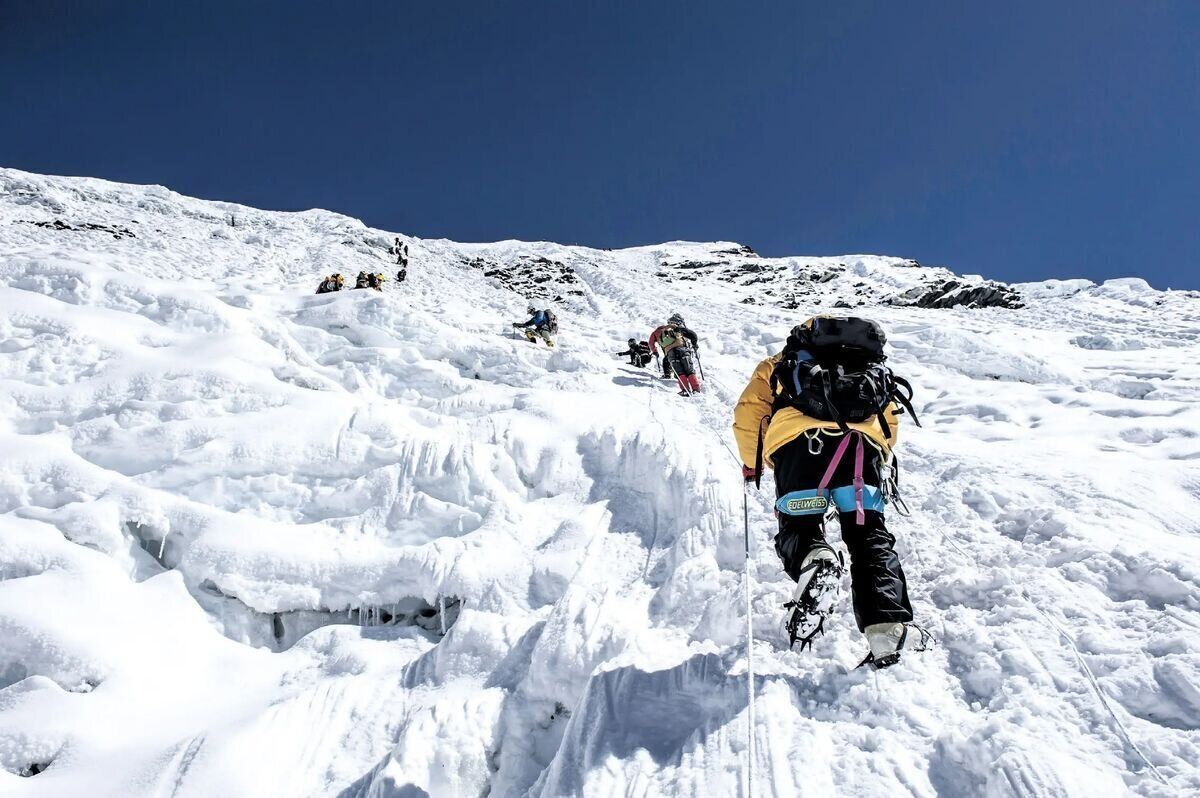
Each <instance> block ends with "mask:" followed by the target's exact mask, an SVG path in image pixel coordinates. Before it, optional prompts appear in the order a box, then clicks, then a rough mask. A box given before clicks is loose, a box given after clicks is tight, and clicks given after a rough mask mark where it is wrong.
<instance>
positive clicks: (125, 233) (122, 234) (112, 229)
mask: <svg viewBox="0 0 1200 798" xmlns="http://www.w3.org/2000/svg"><path fill="white" fill-rule="evenodd" d="M18 221H19V222H20V223H22V224H32V225H35V226H37V227H45V228H47V229H49V230H70V231H73V232H78V233H84V232H95V233H108V234H109V235H111V236H112V237H113V238H115V239H117V240H118V241H119V240H121V239H122V238H137V234H136V233H134V232H133V231H132V230H130V229H129V228H127V227H118V226H116V225H107V224H93V223H92V222H84V223H83V224H82V225H80V226H78V227H75V226H73V225H69V224H67V223H66V222H64V221H63V220H62V219H55V220H54V221H53V222H32V221H28V220H25V219H20V220H18Z"/></svg>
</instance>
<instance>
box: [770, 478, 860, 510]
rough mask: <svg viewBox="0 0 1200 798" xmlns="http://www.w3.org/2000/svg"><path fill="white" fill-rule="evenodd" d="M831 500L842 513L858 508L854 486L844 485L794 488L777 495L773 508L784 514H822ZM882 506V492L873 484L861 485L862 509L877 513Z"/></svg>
mask: <svg viewBox="0 0 1200 798" xmlns="http://www.w3.org/2000/svg"><path fill="white" fill-rule="evenodd" d="M831 499H832V500H833V504H834V506H836V507H837V508H838V510H839V511H841V512H843V513H850V512H854V511H856V510H858V509H859V507H858V502H857V501H856V500H855V496H854V486H853V485H846V486H844V487H841V488H834V489H833V490H829V489H824V490H822V489H820V488H817V489H816V490H794V491H792V492H791V493H785V494H784V495H783V496H780V497H779V501H777V502H775V509H776V510H778V511H779V512H781V513H783V514H784V515H824V514H825V511H826V510H828V509H829V502H830V500H831ZM883 508H884V504H883V492H882V491H880V490H879V488H877V487H875V486H874V485H863V488H862V509H863V510H874V511H875V512H877V513H882V512H883Z"/></svg>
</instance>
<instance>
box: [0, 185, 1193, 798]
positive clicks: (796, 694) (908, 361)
mask: <svg viewBox="0 0 1200 798" xmlns="http://www.w3.org/2000/svg"><path fill="white" fill-rule="evenodd" d="M55 220H58V221H59V222H61V223H62V224H60V225H59V227H58V228H55V227H54V222H55ZM37 223H42V224H41V225H39V224H37ZM89 224H90V225H100V226H103V227H104V228H107V229H100V228H90V229H89V228H87V227H86V225H89ZM67 228H70V229H67ZM124 231H128V233H129V234H128V235H127V234H126V232H124ZM392 236H393V233H390V232H386V231H382V230H373V229H369V228H367V227H365V226H364V225H363V224H361V223H360V222H357V221H355V220H352V219H349V218H346V217H344V216H340V215H337V214H334V213H329V212H325V211H307V212H304V213H278V212H266V211H259V210H254V209H251V208H246V207H241V206H236V205H231V204H228V203H219V202H208V201H200V200H195V199H190V198H187V197H183V196H180V195H178V194H175V193H172V192H170V191H168V190H166V189H163V188H160V187H147V186H130V185H120V184H115V183H108V182H104V181H100V180H92V179H79V178H58V177H42V176H37V175H32V174H28V173H24V172H19V171H16V170H8V169H3V170H0V794H2V795H4V796H8V797H11V798H19V797H20V796H180V797H183V796H255V797H256V798H261V797H263V796H341V797H342V798H355V797H359V798H385V797H386V796H420V795H431V796H484V795H489V796H526V795H528V796H568V795H588V796H618V795H627V796H660V795H662V796H675V795H680V796H683V795H700V796H738V795H741V796H745V795H748V794H749V792H748V789H749V785H748V784H747V777H748V749H747V739H748V734H749V733H752V734H753V736H754V740H755V749H754V750H755V752H756V757H755V761H754V771H755V779H754V784H753V789H754V793H753V794H754V795H759V796H796V795H801V794H803V795H806V796H814V795H815V796H823V795H838V796H880V795H889V796H890V795H910V794H911V795H920V796H942V797H943V798H945V797H946V796H977V795H978V796H1009V795H1015V796H1072V797H1074V796H1079V797H1080V798H1082V797H1083V796H1087V797H1088V798H1092V797H1094V796H1099V795H1104V796H1110V795H1144V796H1167V795H1195V794H1200V767H1198V764H1197V763H1200V592H1198V590H1200V523H1198V519H1200V498H1198V495H1200V404H1198V403H1197V399H1198V398H1200V298H1197V295H1196V294H1191V293H1181V292H1165V293H1164V292H1158V291H1155V290H1153V289H1151V288H1150V287H1149V286H1147V285H1146V284H1145V283H1144V282H1142V281H1140V280H1121V281H1110V282H1108V283H1105V284H1103V285H1094V284H1092V283H1089V282H1087V281H1079V280H1069V281H1050V282H1047V283H1039V284H1028V285H1021V286H1017V288H1018V290H1019V291H1020V292H1021V293H1022V294H1023V295H1024V296H1025V300H1026V307H1025V308H1022V309H1016V310H1007V309H980V310H966V309H961V308H956V309H949V310H932V309H916V308H907V307H898V306H892V305H889V304H888V303H887V300H888V298H889V297H892V296H896V295H898V294H900V293H902V292H904V291H907V290H909V289H911V288H913V287H915V286H918V285H921V284H923V283H926V282H930V281H937V280H944V279H948V278H949V277H951V276H953V275H951V274H950V272H948V271H946V270H943V269H929V268H926V267H920V266H915V265H913V264H912V263H911V262H908V261H903V260H901V259H898V258H886V257H876V256H847V257H840V258H785V259H765V258H757V257H755V256H753V254H752V253H749V252H746V251H744V250H740V249H739V248H738V247H737V245H733V244H728V243H717V244H694V243H681V242H674V243H669V244H663V245H660V246H651V247H640V248H635V249H627V250H618V251H601V250H592V249H587V248H583V247H567V246H559V245H556V244H548V243H523V242H516V241H507V242H500V243H494V244H456V243H453V242H450V241H441V240H437V241H435V240H421V239H417V238H411V237H404V240H405V241H406V242H407V243H408V244H409V248H410V253H411V261H412V262H411V265H410V268H409V275H410V276H409V281H408V282H406V283H404V284H402V285H396V284H395V283H388V285H387V287H386V289H385V290H384V291H383V292H382V293H378V292H375V291H370V290H365V291H344V292H341V293H336V294H328V295H321V296H316V295H314V294H313V290H314V289H315V287H316V285H317V282H318V280H319V279H320V278H321V277H322V276H323V275H325V274H328V273H331V272H334V271H340V272H342V273H343V274H345V275H347V277H348V279H349V280H350V281H351V283H352V282H353V276H354V275H355V274H356V273H357V272H358V271H359V270H360V269H367V270H370V271H374V270H380V271H384V272H385V273H389V274H390V273H391V272H393V267H392V266H391V265H390V258H389V257H388V255H387V252H386V248H387V247H388V245H389V244H390V243H391V240H392ZM481 264H482V265H481ZM530 264H532V266H530ZM547 264H549V265H547ZM697 264H698V265H697ZM495 267H499V268H501V269H508V270H510V272H512V273H515V272H516V271H519V269H520V268H523V267H528V268H530V269H532V270H533V271H532V272H531V274H532V277H529V278H528V279H526V280H525V282H523V283H514V282H512V281H506V279H505V278H504V277H503V276H502V275H499V276H498V275H495V274H493V275H492V276H488V274H487V272H489V271H492V270H493V268H495ZM539 269H540V270H542V271H539ZM547 275H549V276H547ZM563 275H566V276H565V277H564V276H563ZM571 275H573V277H572V276H571ZM538 279H544V281H543V282H537V280H538ZM969 281H970V279H969V278H968V282H969ZM784 294H791V295H792V297H791V298H792V300H794V303H796V304H798V307H796V308H792V309H785V308H784V307H781V305H782V304H783V302H782V300H781V299H780V298H781V296H782V295H784ZM555 297H558V299H557V300H556V299H555ZM529 300H532V301H534V302H535V304H539V305H549V306H551V307H553V308H554V309H555V310H556V312H557V314H558V316H559V319H560V322H561V325H562V332H561V335H560V336H559V342H558V347H557V348H555V349H553V350H550V349H547V348H545V347H544V346H543V345H541V344H537V345H533V344H529V343H527V342H525V341H524V340H518V339H515V338H513V337H512V335H511V333H512V329H511V327H509V322H511V321H514V320H524V308H525V305H526V302H527V301H529ZM838 301H841V302H842V304H843V305H846V304H848V305H851V306H852V307H854V308H855V310H854V311H853V312H855V313H858V314H862V315H868V316H870V317H872V318H876V319H877V320H879V321H880V322H882V323H883V324H884V325H885V327H886V328H887V330H888V332H889V335H890V341H891V352H892V359H891V362H892V364H893V366H894V368H895V369H896V370H897V371H898V372H899V373H901V374H904V375H906V376H908V377H909V378H910V379H911V380H912V382H913V383H914V385H915V387H916V390H917V400H918V401H917V406H918V409H919V410H920V411H921V416H922V420H923V422H924V427H923V428H920V429H918V428H916V427H914V426H913V425H911V424H908V425H906V426H905V427H904V429H903V432H902V442H901V446H900V448H899V455H900V458H901V463H902V468H903V475H902V482H901V485H902V488H903V490H904V492H905V494H906V496H907V501H908V504H909V505H910V506H911V508H912V511H913V512H912V515H911V517H908V518H905V517H902V516H901V515H899V514H897V513H894V512H893V513H891V514H890V515H889V520H890V524H891V528H892V530H893V531H894V533H895V534H896V537H897V539H898V549H899V551H900V553H901V556H902V559H903V562H904V565H905V568H906V570H907V575H908V579H909V586H910V590H911V593H912V598H913V603H914V605H915V609H916V614H917V620H918V622H920V623H922V624H924V625H925V626H927V627H928V628H929V630H930V631H931V632H932V633H933V634H934V636H935V637H936V638H937V646H936V648H934V649H933V650H931V651H929V652H927V653H924V654H915V655H911V656H909V657H907V658H906V659H905V660H904V661H903V662H902V663H901V664H900V665H898V666H896V667H893V668H891V669H888V670H885V671H879V672H876V671H870V670H867V669H858V670H856V669H854V667H853V666H854V665H856V664H857V662H858V660H859V659H860V658H861V657H862V656H863V654H864V653H865V651H866V647H865V644H864V641H863V640H862V637H861V635H860V634H859V632H858V631H857V629H856V628H855V626H854V622H853V617H852V614H851V609H850V606H849V601H848V598H843V603H842V604H841V605H840V606H839V608H838V611H837V613H836V616H835V620H836V622H835V623H833V624H831V627H832V628H830V629H829V630H828V633H827V634H826V636H824V637H823V638H820V639H818V641H817V643H816V645H815V647H814V650H812V651H808V652H804V653H800V652H798V651H789V650H788V646H787V640H786V635H785V632H784V631H783V628H782V621H783V611H782V609H781V605H782V604H783V603H784V602H785V601H786V600H787V599H788V597H789V596H790V592H791V583H790V581H789V580H788V579H787V577H786V575H785V574H783V573H782V571H781V569H780V567H779V563H778V560H777V557H776V555H775V553H774V550H773V543H772V537H773V535H774V531H775V521H774V518H773V517H772V514H771V496H772V495H773V487H772V485H771V483H770V480H769V479H768V480H767V481H766V482H765V483H764V489H763V490H762V491H761V492H752V493H751V495H750V521H751V527H750V531H751V534H752V544H753V557H752V561H751V575H752V577H753V579H752V587H753V613H752V615H753V628H754V635H755V639H756V643H755V647H754V652H753V653H754V661H755V667H756V670H757V677H756V679H755V681H754V687H753V689H754V691H755V694H756V696H757V701H756V703H757V706H756V723H755V725H754V727H753V729H750V728H749V713H748V711H747V709H748V707H747V686H748V685H747V668H746V666H747V656H746V655H747V646H746V637H745V616H744V608H743V603H742V595H743V594H742V590H743V581H742V580H743V553H742V549H743V525H742V484H741V479H740V474H739V464H738V463H737V462H735V459H734V457H733V456H732V455H731V453H730V447H732V437H731V434H730V431H729V420H730V413H731V409H732V406H733V403H734V401H735V400H736V398H737V395H738V393H739V392H740V391H741V388H742V387H743V385H744V383H745V380H746V378H747V377H748V375H749V373H750V371H751V369H752V368H753V367H754V365H755V364H756V362H757V361H758V360H759V359H760V358H762V357H764V356H765V355H767V354H769V353H772V352H774V351H776V350H777V349H778V348H779V345H780V344H781V342H782V340H783V338H784V337H785V336H786V333H787V331H788V329H789V328H790V327H791V326H793V325H794V324H796V323H798V322H799V321H801V320H803V318H805V317H807V316H808V315H811V314H814V313H818V312H822V311H830V310H832V309H834V305H835V303H837V302H838ZM673 311H679V312H681V313H683V315H684V316H685V318H686V319H687V321H688V323H689V325H690V326H691V327H693V328H694V329H695V330H697V332H698V333H699V334H700V336H701V342H702V350H701V356H702V362H703V366H704V370H705V372H706V376H707V381H706V390H705V392H704V393H703V394H702V395H700V396H697V397H694V398H691V399H689V398H685V397H680V396H678V395H676V393H675V391H674V390H673V389H672V388H671V387H670V386H669V385H668V384H666V383H663V382H662V381H660V380H656V379H654V378H653V376H654V375H653V371H652V370H639V369H635V368H633V367H631V366H629V365H627V364H625V363H624V362H623V361H621V360H619V359H617V358H615V357H613V355H612V353H613V352H616V351H619V350H620V349H623V348H624V341H625V339H626V338H628V337H630V336H637V337H638V338H639V339H641V338H644V337H646V335H647V334H648V333H649V331H650V330H651V329H652V327H653V326H654V325H655V324H657V323H659V322H660V321H661V320H663V319H664V318H665V317H666V316H667V315H668V314H669V313H671V312H673ZM831 539H833V540H834V541H835V542H837V541H838V533H837V529H836V524H833V525H832V529H831ZM837 545H840V543H837ZM847 587H848V585H847ZM843 595H844V596H846V593H843Z"/></svg>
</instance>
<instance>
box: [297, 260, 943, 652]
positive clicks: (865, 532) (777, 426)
mask: <svg viewBox="0 0 1200 798" xmlns="http://www.w3.org/2000/svg"><path fill="white" fill-rule="evenodd" d="M399 244H400V242H399V239H397V246H396V247H395V248H394V252H396V254H397V263H400V264H402V265H406V263H407V253H406V252H405V251H404V250H403V249H401V248H400V246H399ZM382 281H383V275H382V274H367V273H366V272H360V273H359V276H358V280H357V281H356V284H355V288H376V289H377V290H380V289H381V284H382ZM343 284H344V280H343V278H342V276H341V275H340V274H334V275H330V276H329V277H326V278H325V279H324V280H323V281H322V283H321V285H320V287H319V288H318V289H317V293H328V292H330V291H339V290H341V289H342V287H343ZM526 312H527V313H528V314H529V319H528V321H525V322H514V323H513V325H512V326H513V327H514V328H515V329H521V330H523V332H524V334H525V338H526V339H527V340H528V341H530V342H531V343H536V342H537V341H539V340H540V341H543V342H544V343H545V344H546V345H547V346H548V347H553V346H554V337H553V336H554V335H556V334H557V333H558V319H557V316H556V315H555V313H554V312H553V311H552V310H550V309H539V308H537V307H536V306H534V305H533V304H530V305H529V306H528V307H527V309H526ZM885 343H886V336H885V334H884V331H883V329H882V328H881V327H880V326H879V325H878V324H876V323H875V322H873V321H870V320H868V319H863V318H858V317H833V316H816V317H813V318H811V319H809V320H807V321H806V322H804V323H803V324H800V325H798V326H796V327H794V328H793V329H792V330H791V333H790V335H789V336H788V338H787V341H786V343H785V345H784V347H783V349H782V351H780V352H779V353H778V354H776V355H772V356H770V357H768V358H766V359H765V360H763V361H762V362H760V363H759V364H758V366H757V368H755V370H754V372H753V374H752V375H751V377H750V380H749V382H748V383H747V385H746V387H745V389H744V390H743V391H742V394H741V396H740V397H739V399H738V402H737V405H736V406H735V408H734V412H733V433H734V437H735V438H736V440H737V446H738V452H739V454H740V456H741V459H742V463H743V465H742V477H743V479H744V480H745V481H746V482H747V483H750V482H753V483H754V484H755V485H756V486H757V485H758V484H759V482H760V480H761V478H762V475H763V472H764V470H765V468H770V469H771V470H772V471H773V472H774V475H775V493H776V501H775V515H776V517H777V519H778V527H779V531H778V533H777V534H776V535H775V551H776V553H777V554H778V556H779V558H780V560H781V562H782V564H783V569H784V571H785V572H786V573H787V574H788V576H789V577H791V579H792V580H793V581H795V582H796V587H795V589H794V593H793V595H792V600H791V601H790V602H788V603H787V604H786V605H785V608H786V609H787V610H789V614H788V618H787V621H786V628H787V631H788V633H789V636H790V639H791V642H792V645H793V646H794V645H795V644H796V643H797V642H798V643H800V647H801V650H803V649H804V648H806V647H808V646H810V645H811V644H812V642H813V640H814V639H815V638H816V637H817V636H818V635H819V634H821V633H822V632H823V631H824V625H825V621H826V619H827V618H829V617H830V616H831V615H832V614H833V611H834V607H835V603H836V600H837V597H838V593H839V591H840V589H841V581H842V578H843V576H844V574H845V571H846V565H845V561H844V559H843V557H842V556H841V554H840V553H838V552H836V551H835V550H834V549H833V547H832V546H830V544H829V543H828V542H827V541H826V538H825V524H826V521H827V519H828V518H829V517H830V516H834V515H836V516H837V518H838V520H839V523H840V526H841V537H842V542H843V543H844V544H845V546H846V549H847V551H848V552H849V555H850V565H849V570H850V577H851V592H852V602H853V608H854V617H855V621H856V622H857V625H858V628H859V630H860V631H861V632H862V633H863V634H864V635H865V637H866V639H867V644H868V646H869V649H870V650H869V653H868V654H867V656H866V658H865V659H864V660H863V664H870V665H873V666H874V667H888V666H890V665H892V664H895V663H896V662H897V661H898V660H899V658H900V656H901V653H902V652H904V651H921V650H924V649H925V648H927V647H928V645H929V643H930V641H931V639H932V638H931V636H930V635H929V633H928V632H926V631H925V630H924V629H922V628H921V627H920V626H918V625H916V624H915V623H913V610H912V605H911V602H910V600H909V596H908V586H907V581H906V579H905V575H904V570H903V568H902V566H901V564H900V558H899V556H898V555H897V553H896V550H895V544H896V539H895V537H894V536H893V535H892V534H891V533H890V532H889V531H888V529H887V525H886V521H885V515H884V513H885V507H886V504H888V503H889V502H901V500H900V498H899V493H898V488H897V486H898V468H899V466H898V462H897V459H896V457H895V454H894V448H895V445H896V440H897V436H898V432H899V425H900V419H901V417H902V416H904V415H909V416H911V417H912V418H913V421H914V423H917V424H918V425H919V424H920V422H919V421H918V420H917V418H916V414H915V411H914V410H913V407H912V403H911V400H912V388H911V386H910V385H909V384H908V382H906V381H905V380H904V379H902V378H900V377H897V376H896V375H895V374H894V373H893V372H892V370H891V369H890V368H888V367H887V366H886V365H885V361H886V355H885V354H884V345H885ZM699 349H700V342H699V337H698V336H697V335H696V333H695V332H694V331H692V330H691V329H690V328H689V327H688V326H687V324H686V323H685V322H684V319H683V317H682V316H681V315H679V314H678V313H675V314H672V315H671V316H670V317H669V318H668V319H667V322H666V323H665V324H662V325H660V326H658V327H656V328H655V329H654V331H653V332H652V333H651V334H650V337H649V339H648V340H645V341H638V340H637V339H636V338H630V339H628V341H627V348H626V350H625V351H623V352H617V353H615V354H616V355H617V356H619V357H628V358H629V362H630V365H633V366H637V367H639V368H642V367H645V366H648V365H649V363H650V361H651V359H652V358H657V357H658V356H659V353H660V352H661V354H662V376H663V378H664V379H670V378H671V377H672V376H674V378H675V379H676V380H677V382H678V384H679V387H680V394H681V395H685V396H691V395H693V394H695V393H697V392H699V391H700V390H701V382H700V379H699V377H698V376H697V371H698V369H699V368H700V359H699ZM901 506H903V504H902V502H901Z"/></svg>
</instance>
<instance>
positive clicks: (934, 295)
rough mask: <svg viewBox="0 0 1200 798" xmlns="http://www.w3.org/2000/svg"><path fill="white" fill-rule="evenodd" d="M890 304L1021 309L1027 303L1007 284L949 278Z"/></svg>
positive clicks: (891, 301)
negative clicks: (965, 281)
mask: <svg viewBox="0 0 1200 798" xmlns="http://www.w3.org/2000/svg"><path fill="white" fill-rule="evenodd" d="M888 304H890V305H904V306H907V307H918V308H957V307H964V308H1021V307H1024V306H1025V305H1024V302H1023V301H1022V299H1021V295H1020V294H1019V293H1017V291H1016V289H1014V288H1012V287H1011V286H1008V285H1005V284H1004V283H997V282H992V281H990V280H989V281H986V282H982V283H964V282H962V281H960V280H946V281H943V282H939V283H936V284H933V285H920V286H917V287H915V288H910V289H909V290H907V291H905V292H904V293H902V294H899V295H897V296H893V297H891V298H889V299H888Z"/></svg>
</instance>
